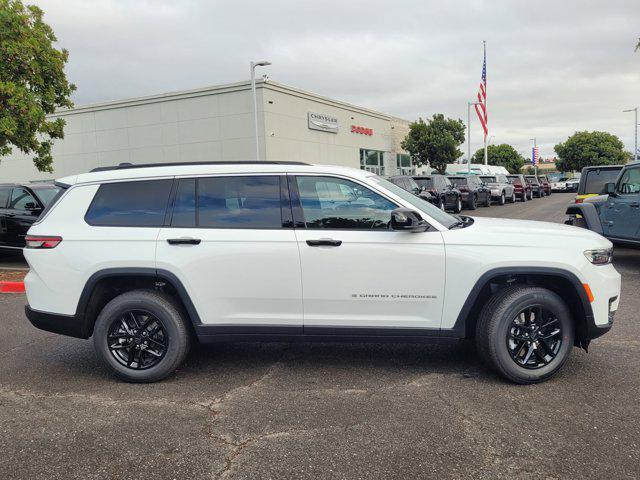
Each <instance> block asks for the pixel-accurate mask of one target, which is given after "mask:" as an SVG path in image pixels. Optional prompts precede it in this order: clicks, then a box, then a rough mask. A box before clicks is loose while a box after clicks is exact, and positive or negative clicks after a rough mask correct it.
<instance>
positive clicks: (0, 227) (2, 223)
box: [0, 186, 11, 246]
mask: <svg viewBox="0 0 640 480" xmlns="http://www.w3.org/2000/svg"><path fill="white" fill-rule="evenodd" d="M10 197H11V187H2V186H0V246H6V245H7V215H8V213H9V212H8V211H7V204H8V203H9V198H10Z"/></svg>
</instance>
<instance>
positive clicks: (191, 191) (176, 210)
mask: <svg viewBox="0 0 640 480" xmlns="http://www.w3.org/2000/svg"><path fill="white" fill-rule="evenodd" d="M171 226H172V227H178V228H180V227H182V228H188V227H195V226H196V179H195V178H181V179H179V180H178V188H177V190H176V198H175V200H174V202H173V212H172V215H171Z"/></svg>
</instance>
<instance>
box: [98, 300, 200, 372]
mask: <svg viewBox="0 0 640 480" xmlns="http://www.w3.org/2000/svg"><path fill="white" fill-rule="evenodd" d="M131 312H137V313H134V315H133V320H131ZM125 315H126V318H127V323H128V324H129V328H128V329H127V332H126V333H125V332H124V329H126V326H122V327H121V325H122V321H123V318H124V317H125ZM136 315H139V316H138V317H137V319H138V321H136ZM151 318H154V320H153V323H151V324H150V325H149V326H148V327H147V328H146V329H145V328H144V325H145V324H148V323H149V322H150V321H151V320H150V319H151ZM145 322H146V323H145ZM132 325H136V327H137V326H138V325H139V326H140V327H141V328H138V329H137V331H138V332H139V334H137V335H136V336H135V337H136V339H135V341H134V340H133V337H132V336H131V335H129V330H131V331H136V330H135V329H134V328H132ZM116 327H117V328H119V329H120V330H119V331H117V332H115V333H114V328H116ZM156 329H157V330H156ZM154 330H155V331H156V333H155V334H154V338H155V339H156V340H158V341H160V342H161V343H162V344H164V346H165V348H164V353H163V355H162V356H161V357H160V359H159V360H157V357H158V356H159V355H158V353H162V349H161V348H158V347H156V346H155V344H158V342H157V341H155V340H153V339H152V338H151V334H152V332H153V331H154ZM110 335H112V337H111V340H109V336H110ZM142 335H145V337H142ZM116 336H117V340H114V339H115V338H116ZM123 336H126V337H127V338H126V339H125V338H121V337H123ZM159 336H160V337H159ZM145 340H149V342H147V341H145ZM112 342H113V343H112ZM119 342H120V343H119ZM151 342H154V343H151ZM189 343H190V338H189V331H188V330H187V325H186V321H185V318H184V317H183V315H182V313H181V312H180V310H179V308H178V307H176V305H175V303H174V302H173V301H172V300H171V298H170V297H168V296H166V295H164V294H161V293H158V292H154V291H151V290H134V291H131V292H127V293H123V294H122V295H119V296H118V297H116V298H114V299H113V300H111V301H110V302H109V303H107V305H106V306H105V307H104V308H103V309H102V311H101V312H100V314H99V315H98V318H97V319H96V324H95V327H94V330H93V344H94V347H95V350H96V353H97V354H98V356H99V357H100V359H101V360H102V362H103V363H104V364H105V365H106V366H107V367H108V368H109V369H110V370H111V371H112V372H113V373H114V374H115V375H116V376H117V377H118V378H120V379H122V380H125V381H127V382H136V383H150V382H157V381H159V380H162V379H164V378H166V377H167V376H169V375H171V374H172V373H173V372H174V371H175V370H176V368H178V367H179V366H180V364H181V363H182V362H183V361H184V358H185V357H186V355H187V353H188V351H189ZM110 344H111V345H112V346H113V345H116V347H117V348H118V350H115V349H114V350H112V349H111V348H110ZM147 344H148V345H150V346H151V347H154V348H156V350H155V351H154V353H153V355H152V354H151V351H152V348H150V347H145V346H146V345H147ZM121 345H127V347H125V346H121ZM129 345H131V347H130V348H129V347H128V346H129ZM121 355H122V356H126V357H127V358H129V359H134V360H133V362H131V360H129V362H127V364H125V362H126V358H124V359H123V358H121ZM136 355H137V363H136V361H135V358H136ZM145 359H147V360H148V361H149V362H150V363H151V362H156V363H154V364H152V365H151V366H149V367H145V366H144V365H143V363H144V362H145ZM128 363H131V366H128ZM134 365H137V367H134ZM140 367H142V368H140Z"/></svg>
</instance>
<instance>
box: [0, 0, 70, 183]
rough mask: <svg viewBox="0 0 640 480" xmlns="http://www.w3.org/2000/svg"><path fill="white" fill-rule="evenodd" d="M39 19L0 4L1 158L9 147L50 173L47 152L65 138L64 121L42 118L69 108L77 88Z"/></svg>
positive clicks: (29, 10)
mask: <svg viewBox="0 0 640 480" xmlns="http://www.w3.org/2000/svg"><path fill="white" fill-rule="evenodd" d="M42 17H43V12H42V10H40V9H39V8H38V7H36V6H33V5H26V6H25V5H24V4H23V3H22V2H21V1H20V0H0V157H2V156H3V155H8V154H9V153H11V151H12V146H14V147H16V148H18V149H19V150H20V151H22V152H24V153H25V154H33V155H34V156H33V163H34V164H35V166H36V168H37V169H38V170H40V171H48V172H51V171H52V170H53V169H52V163H53V159H52V157H51V147H52V145H53V141H54V139H56V138H63V136H64V132H63V129H64V120H62V119H61V118H56V119H47V117H46V115H47V114H50V113H53V112H55V110H56V108H59V107H72V106H73V103H72V102H71V100H70V99H69V96H70V95H71V92H73V91H74V90H75V88H76V87H75V86H74V85H73V84H70V83H69V82H68V81H67V78H66V76H65V73H64V66H65V64H66V63H67V58H68V56H69V54H68V52H67V51H66V50H64V49H62V50H58V49H56V48H55V47H54V45H53V44H54V43H55V42H56V40H57V39H56V36H55V34H54V33H53V30H52V29H51V27H49V25H47V24H46V23H44V22H43V21H42Z"/></svg>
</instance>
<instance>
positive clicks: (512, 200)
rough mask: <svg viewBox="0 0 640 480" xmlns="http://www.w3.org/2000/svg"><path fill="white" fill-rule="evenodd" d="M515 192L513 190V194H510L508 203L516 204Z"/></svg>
mask: <svg viewBox="0 0 640 480" xmlns="http://www.w3.org/2000/svg"><path fill="white" fill-rule="evenodd" d="M516 200H517V198H516V191H515V190H514V191H513V193H512V194H511V198H510V199H509V203H516Z"/></svg>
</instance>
